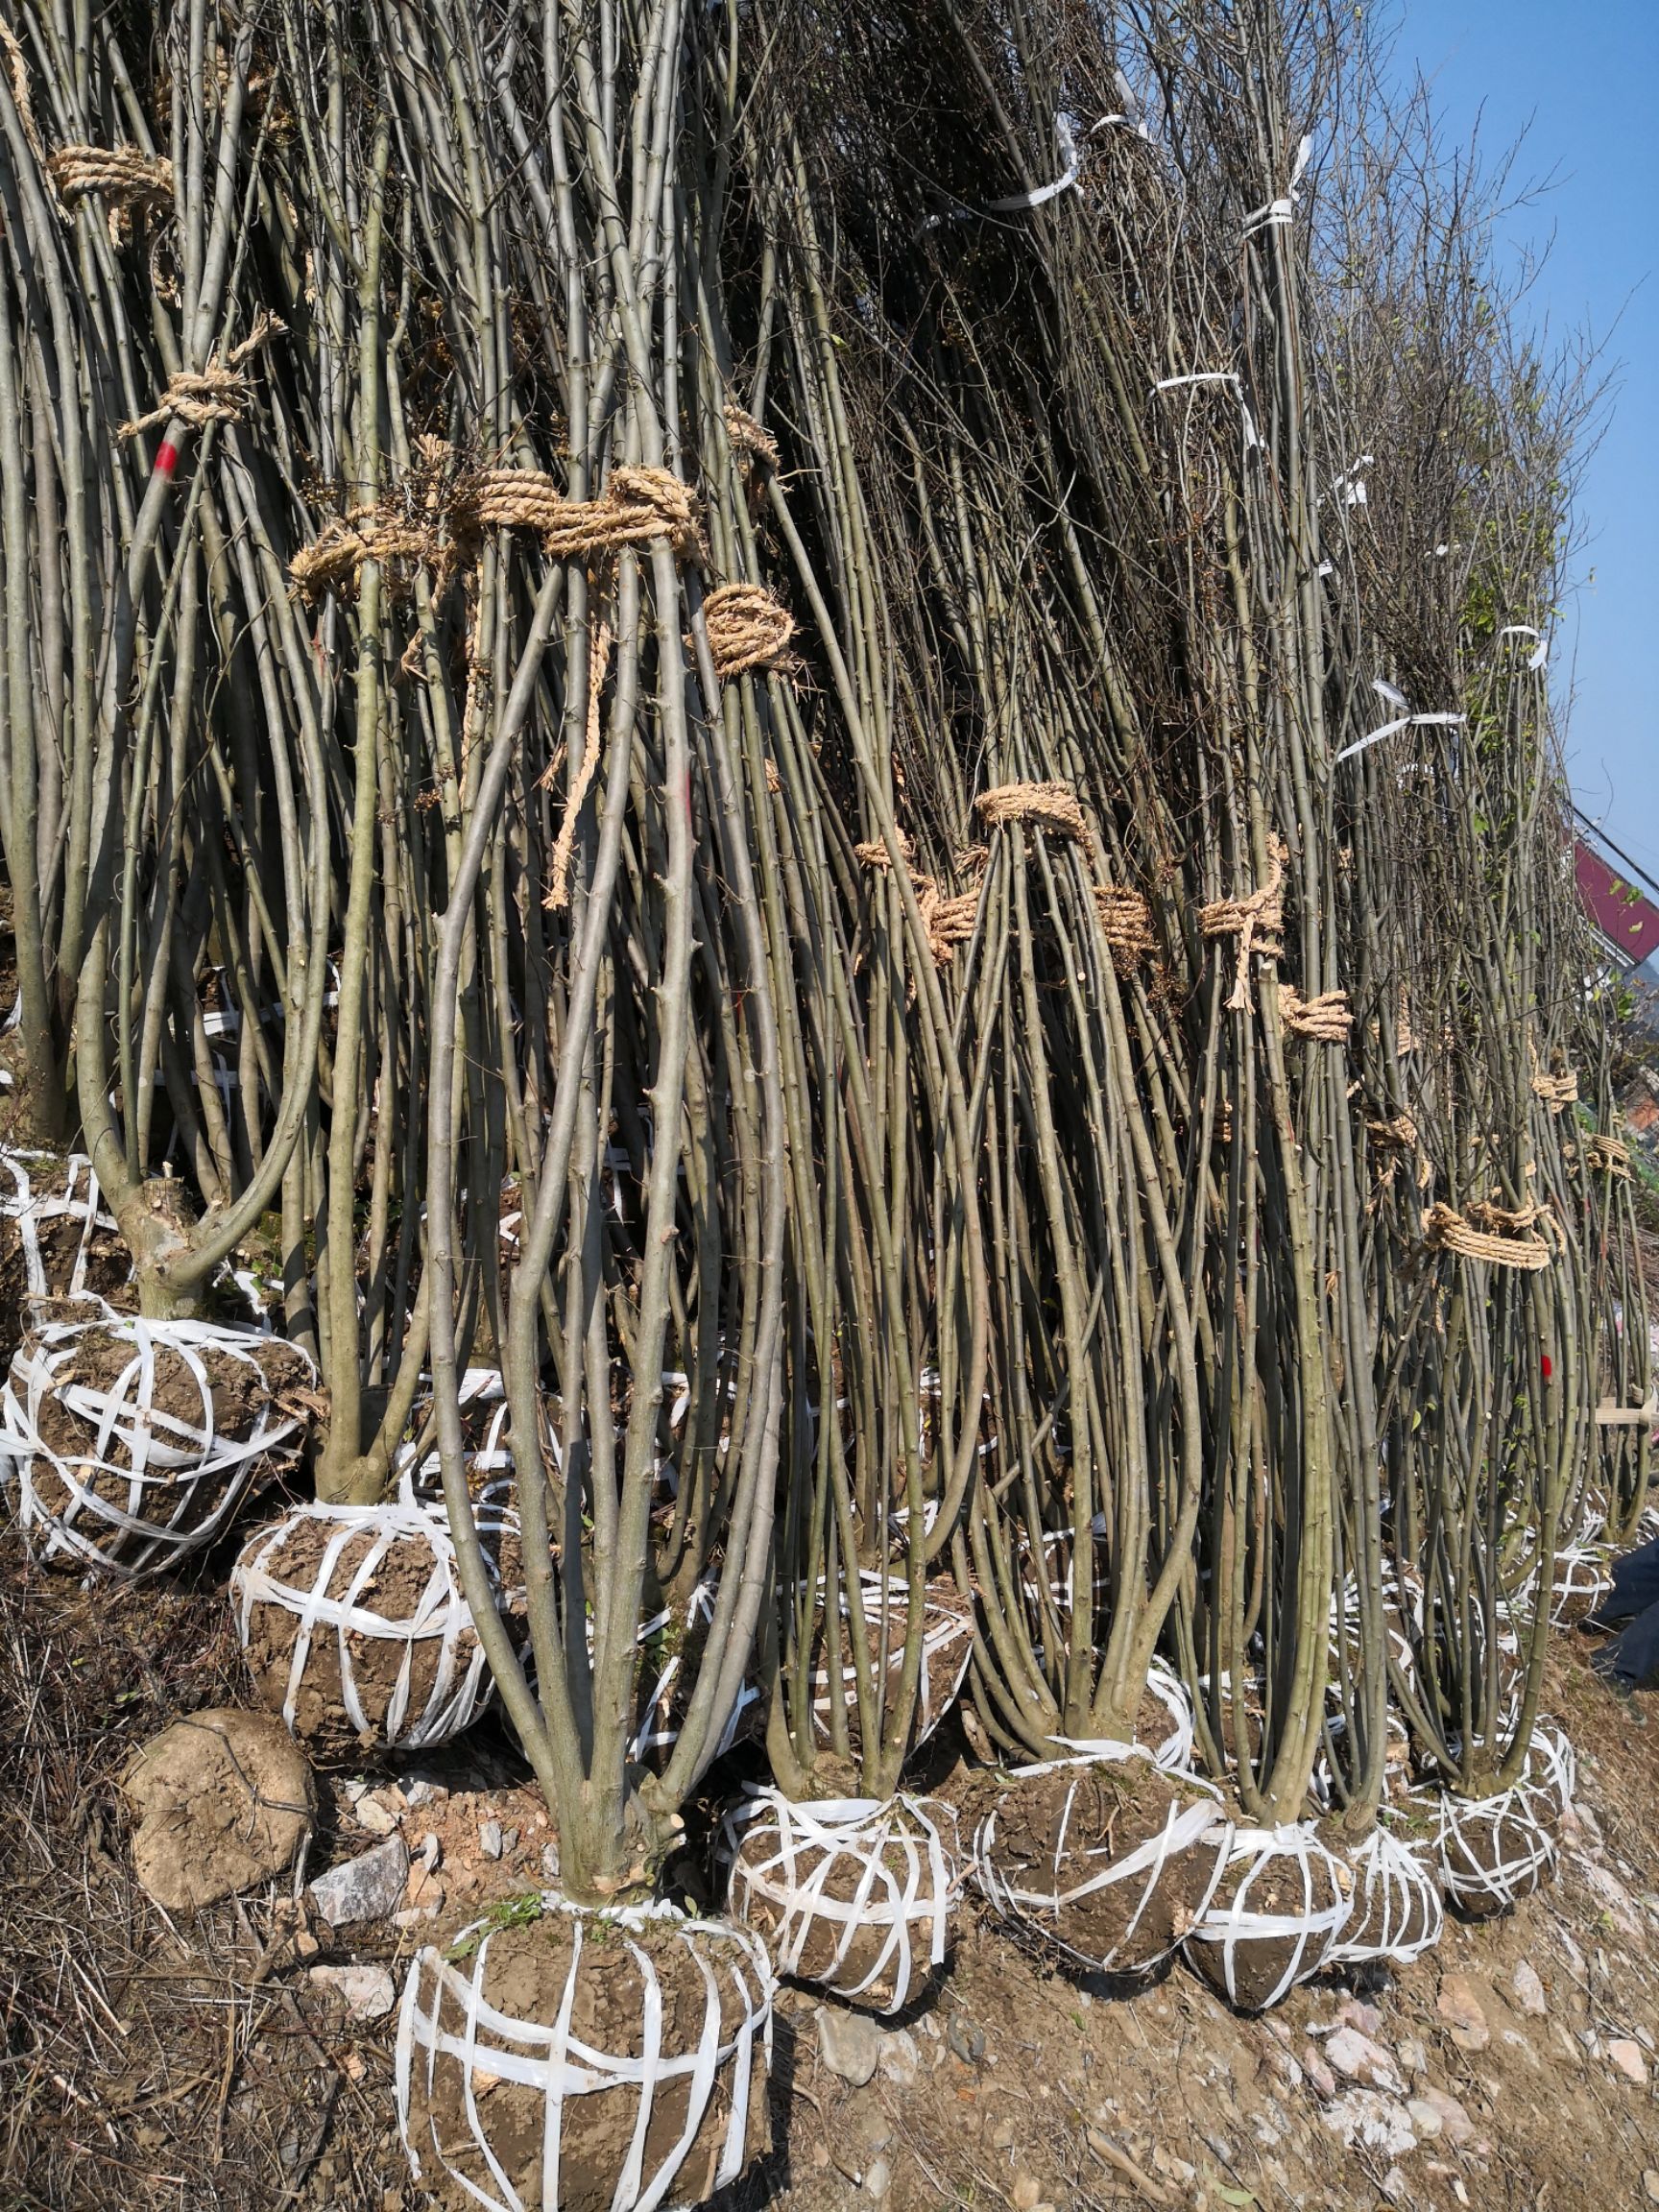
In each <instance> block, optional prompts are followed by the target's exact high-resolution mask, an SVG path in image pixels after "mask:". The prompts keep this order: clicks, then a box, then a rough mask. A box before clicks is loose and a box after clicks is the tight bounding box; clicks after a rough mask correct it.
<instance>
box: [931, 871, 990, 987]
mask: <svg viewBox="0 0 1659 2212" xmlns="http://www.w3.org/2000/svg"><path fill="white" fill-rule="evenodd" d="M980 889H981V885H979V884H977V883H976V884H974V887H973V889H972V890H970V891H963V892H961V893H959V894H958V895H957V897H955V898H954V899H947V898H946V897H945V895H944V893H943V892H942V891H941V890H940V888H939V886H938V884H937V883H935V882H934V880H933V878H931V877H930V876H923V877H919V878H917V883H916V893H917V904H918V905H919V906H920V907H921V909H922V926H923V927H924V928H925V929H926V932H927V950H929V951H930V952H931V953H932V955H933V965H934V966H935V967H936V968H944V967H947V966H949V964H950V956H951V954H952V953H953V952H954V951H955V950H956V948H957V946H958V945H965V944H967V942H968V940H969V938H970V937H972V936H973V934H974V926H975V924H976V923H977V921H978V919H979V892H980Z"/></svg>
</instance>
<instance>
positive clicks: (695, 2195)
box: [396, 1895, 772, 2212]
mask: <svg viewBox="0 0 1659 2212" xmlns="http://www.w3.org/2000/svg"><path fill="white" fill-rule="evenodd" d="M771 2056H772V1971H771V1967H770V1965H769V1963H768V1961H767V1958H766V1953H765V1950H764V1947H763V1946H762V1945H761V1943H760V1942H759V1940H758V1938H757V1937H756V1936H754V1935H752V1934H751V1933H750V1932H749V1931H748V1930H747V1929H742V1928H733V1927H732V1926H731V1925H730V1924H729V1923H728V1922H724V1921H715V1920H693V1919H688V1918H686V1917H685V1915H684V1914H682V1913H681V1912H679V1911H676V1909H675V1908H674V1907H673V1906H671V1905H643V1906H632V1907H627V1908H618V1909H615V1910H608V1911H598V1912H590V1911H583V1910H582V1909H580V1908H579V1907H577V1906H574V1905H571V1904H569V1903H567V1902H566V1901H565V1899H563V1898H560V1897H556V1896H552V1895H547V1896H543V1897H541V1898H535V1897H530V1898H517V1899H515V1900H513V1901H512V1902H511V1903H510V1904H509V1905H507V1906H506V1907H503V1908H501V1909H499V1910H498V1911H496V1912H495V1913H494V1914H493V1915H492V1916H491V1917H490V1918H488V1919H485V1920H479V1921H475V1922H474V1923H473V1925H472V1926H471V1927H470V1928H469V1929H466V1930H465V1931H464V1932H463V1933H462V1935H461V1936H459V1937H457V1939H456V1940H455V1942H453V1943H452V1944H451V1945H450V1946H449V1947H448V1949H447V1950H446V1951H444V1950H439V1949H436V1948H428V1949H426V1950H423V1951H421V1952H420V1953H419V1954H418V1955H417V1957H416V1959H415V1960H414V1962H413V1964H412V1965H411V1966H410V1969H409V1976H408V1979H407V1981H406V1982H405V1984H404V1987H403V2002H402V2007H401V2009H400V2011H399V2014H398V2021H397V2074H396V2080H397V2122H398V2127H399V2128H400V2129H401V2131H402V2136H403V2143H404V2148H405V2149H406V2150H407V2152H408V2153H409V2163H410V2166H411V2167H412V2169H413V2170H414V2174H415V2178H416V2180H417V2181H418V2182H419V2183H420V2184H421V2187H422V2188H426V2189H431V2190H434V2191H435V2192H436V2193H437V2194H438V2195H439V2197H440V2198H441V2199H442V2200H444V2201H445V2203H449V2204H454V2205H458V2206H459V2205H465V2206H469V2207H475V2206H478V2205H483V2206H486V2207H490V2208H491V2212H528V2208H529V2207H533V2206H535V2207H541V2212H630V2208H632V2207H637V2208H638V2212H646V2208H647V2207H652V2206H662V2205H667V2204H692V2203H699V2204H700V2203H702V2202H704V2201H705V2200H707V2199H708V2198H709V2197H711V2196H713V2195H714V2193H715V2191H716V2190H719V2189H723V2188H725V2187H727V2186H728V2184H730V2183H731V2182H733V2181H734V2180H736V2178H737V2177H738V2176H739V2175H740V2174H741V2173H742V2172H743V2170H744V2168H745V2167H746V2166H747V2165H748V2164H750V2163H751V2162H752V2161H753V2160H754V2159H756V2158H757V2157H760V2156H762V2155H764V2153H765V2152H766V2151H767V2150H768V2149H769V2148H770V2144H771V2121H770V2116H769V2113H768V2110H767V2101H766V2082H767V2074H768V2070H769V2068H770V2065H771Z"/></svg>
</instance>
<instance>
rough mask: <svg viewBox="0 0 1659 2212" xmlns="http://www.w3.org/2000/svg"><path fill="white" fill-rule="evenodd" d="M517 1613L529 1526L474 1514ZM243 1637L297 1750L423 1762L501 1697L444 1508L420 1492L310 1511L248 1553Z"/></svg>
mask: <svg viewBox="0 0 1659 2212" xmlns="http://www.w3.org/2000/svg"><path fill="white" fill-rule="evenodd" d="M474 1513H475V1516H476V1519H477V1523H478V1533H479V1538H480V1541H481V1543H482V1546H483V1551H484V1559H485V1564H486V1566H487V1568H488V1569H489V1571H490V1576H491V1580H492V1583H493V1587H494V1588H495V1590H496V1592H497V1594H498V1596H499V1597H500V1599H501V1602H502V1605H503V1607H504V1608H505V1607H506V1606H507V1604H508V1603H509V1601H510V1599H511V1596H512V1592H511V1589H510V1587H509V1586H508V1584H507V1581H506V1578H505V1575H504V1572H503V1561H504V1560H506V1561H507V1562H508V1567H507V1574H511V1572H512V1564H511V1563H512V1562H513V1561H514V1560H515V1558H516V1556H517V1551H516V1548H517V1515H516V1514H515V1513H514V1511H513V1510H512V1508H511V1506H509V1505H507V1504H506V1503H504V1502H503V1501H502V1499H501V1497H500V1495H499V1491H498V1489H497V1488H495V1487H492V1489H491V1490H489V1491H487V1492H486V1494H485V1496H484V1497H483V1498H481V1499H479V1500H477V1501H476V1502H475V1503H474ZM230 1598H231V1603H232V1605H233V1607H234V1609H235V1615H236V1633H237V1635H238V1637H239V1638H240V1639H241V1644H242V1652H243V1656H244V1658H245V1660H246V1661H247V1665H248V1671H249V1672H250V1674H251V1675H252V1678H253V1684H254V1687H255V1688H256V1689H257V1691H258V1693H259V1695H260V1697H261V1699H262V1700H263V1701H264V1703H265V1704H266V1705H268V1706H269V1707H270V1709H271V1710H272V1712H274V1713H280V1714H281V1716H282V1718H283V1719H284V1720H285V1721H286V1722H287V1723H288V1725H289V1727H290V1728H292V1729H293V1731H294V1733H295V1734H296V1735H297V1736H301V1737H303V1738H306V1739H307V1740H310V1741H314V1742H318V1743H324V1744H327V1743H343V1742H347V1741H349V1740H351V1739H355V1740H356V1742H357V1743H360V1744H365V1745H375V1746H378V1747H381V1748H384V1749H388V1750H390V1749H394V1748H396V1749H400V1750H408V1751H418V1750H424V1749H429V1748H430V1747H431V1746H432V1745H433V1744H436V1743H447V1742H448V1741H449V1739H450V1738H451V1737H452V1736H457V1735H459V1734H460V1732H461V1730H462V1729H463V1728H465V1727H467V1726H468V1725H469V1723H470V1722H471V1721H472V1720H474V1719H476V1718H477V1716H478V1715H479V1714H480V1713H482V1712H483V1711H484V1709H485V1707H486V1706H487V1705H488V1704H489V1703H490V1701H491V1698H492V1697H493V1695H494V1684H493V1680H492V1678H491V1675H490V1672H489V1670H488V1668H487V1667H486V1666H485V1663H484V1650H483V1647H482V1646H481V1645H480V1643H479V1641H478V1637H477V1633H476V1631H475V1629H474V1628H473V1625H472V1615H471V1613H470V1611H469V1608H468V1604H467V1600H466V1598H465V1597H464V1596H463V1594H462V1590H461V1575H460V1569H459V1568H458V1566H457V1564H456V1559H455V1547H454V1544H453V1543H452V1541H451V1539H450V1535H449V1529H448V1525H447V1523H446V1521H445V1516H444V1511H443V1507H442V1506H441V1505H440V1504H438V1503H426V1502H422V1501H421V1500H420V1499H419V1498H418V1497H417V1495H416V1493H415V1491H414V1489H413V1488H412V1486H411V1484H410V1482H409V1481H408V1479H405V1481H404V1483H403V1485H402V1488H401V1490H400V1493H399V1495H398V1497H397V1500H396V1501H395V1502H388V1503H385V1504H381V1505H301V1506H297V1507H296V1508H295V1509H294V1511H293V1512H291V1513H289V1514H287V1515H286V1516H285V1517H284V1518H283V1519H282V1520H280V1521H278V1522H276V1524H275V1526H274V1527H268V1528H261V1529H258V1530H257V1531H256V1532H255V1533H254V1534H253V1535H252V1536H251V1537H250V1538H249V1540H248V1542H247V1544H246V1545H245V1546H244V1547H243V1550H242V1554H241V1556H240V1558H238V1560H237V1562H236V1565H235V1568H234V1570H233V1571H232V1574H231V1576H230Z"/></svg>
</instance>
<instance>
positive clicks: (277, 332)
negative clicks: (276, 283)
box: [120, 310, 288, 438]
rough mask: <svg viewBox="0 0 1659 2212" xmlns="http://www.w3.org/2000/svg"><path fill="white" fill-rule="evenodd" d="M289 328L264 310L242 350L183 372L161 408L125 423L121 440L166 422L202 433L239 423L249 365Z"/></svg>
mask: <svg viewBox="0 0 1659 2212" xmlns="http://www.w3.org/2000/svg"><path fill="white" fill-rule="evenodd" d="M287 327H288V325H287V324H286V323H284V322H283V321H282V319H281V318H280V316H276V315H268V314H266V313H265V312H264V311H263V310H261V312H260V313H259V315H258V316H257V317H256V318H255V320H254V324H253V327H252V330H251V331H250V332H249V334H248V336H247V337H246V338H244V339H243V341H242V343H241V344H240V345H239V346H232V347H231V349H230V350H229V352H228V353H226V354H223V355H220V354H218V353H214V354H211V355H209V357H208V360H207V363H206V365H205V367H204V368H202V369H199V370H196V369H180V371H179V373H178V374H177V375H175V376H174V377H173V378H172V379H171V380H170V381H169V383H168V386H167V389H166V391H165V392H163V393H162V395H161V399H160V404H159V405H158V406H156V407H153V408H152V409H151V410H150V412H149V414H148V415H140V416H139V417H138V418H137V419H136V421H132V422H123V423H122V425H121V429H120V436H121V437H122V438H136V437H138V436H139V435H140V434H141V433H142V432H143V431H145V430H154V429H155V428H156V424H157V423H161V422H172V421H180V422H188V423H190V424H191V425H192V427H194V428H195V429H198V430H201V429H204V428H205V426H206V425H207V424H208V423H209V422H240V421H241V420H242V411H243V409H244V407H245V406H246V405H247V403H248V400H249V397H251V394H252V385H251V384H250V382H249V379H248V375H247V369H246V364H247V363H248V362H249V361H251V360H252V357H253V355H254V354H255V353H257V352H258V351H259V350H260V349H261V348H262V347H264V346H267V345H269V344H270V342H271V340H272V339H273V338H277V337H280V336H281V335H282V333H283V332H284V331H285V330H286V329H287Z"/></svg>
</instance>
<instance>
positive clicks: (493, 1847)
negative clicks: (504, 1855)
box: [478, 1820, 503, 1859]
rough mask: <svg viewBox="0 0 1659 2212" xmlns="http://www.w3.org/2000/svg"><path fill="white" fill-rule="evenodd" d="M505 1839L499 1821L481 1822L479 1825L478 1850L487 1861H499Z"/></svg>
mask: <svg viewBox="0 0 1659 2212" xmlns="http://www.w3.org/2000/svg"><path fill="white" fill-rule="evenodd" d="M502 1843H503V1838H502V1834H501V1823H500V1821H499V1820H480V1821H479V1823H478V1848H479V1850H480V1851H481V1852H482V1853H483V1854H484V1856H485V1858H486V1859H499V1858H500V1856H501V1851H502Z"/></svg>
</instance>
